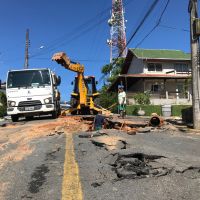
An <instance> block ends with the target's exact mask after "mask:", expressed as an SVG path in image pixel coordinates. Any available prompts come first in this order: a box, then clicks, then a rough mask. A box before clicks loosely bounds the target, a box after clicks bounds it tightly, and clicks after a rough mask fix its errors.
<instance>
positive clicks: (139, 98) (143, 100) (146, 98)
mask: <svg viewBox="0 0 200 200" xmlns="http://www.w3.org/2000/svg"><path fill="white" fill-rule="evenodd" d="M133 98H134V100H135V102H136V103H137V104H140V105H145V104H146V105H149V104H150V94H149V92H144V93H137V94H135V95H134V96H133Z"/></svg>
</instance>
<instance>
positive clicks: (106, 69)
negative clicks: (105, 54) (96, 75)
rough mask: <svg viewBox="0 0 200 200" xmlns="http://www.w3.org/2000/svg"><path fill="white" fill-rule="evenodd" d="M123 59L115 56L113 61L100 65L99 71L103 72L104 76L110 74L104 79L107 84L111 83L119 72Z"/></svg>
mask: <svg viewBox="0 0 200 200" xmlns="http://www.w3.org/2000/svg"><path fill="white" fill-rule="evenodd" d="M124 60H125V58H117V59H115V60H114V61H113V63H111V64H106V65H104V66H103V67H102V70H101V72H102V73H103V74H104V76H108V75H110V76H109V77H108V78H107V80H106V81H107V83H108V85H110V84H112V83H113V82H114V81H115V80H116V79H117V77H118V75H119V74H120V73H121V70H122V65H123V63H124Z"/></svg>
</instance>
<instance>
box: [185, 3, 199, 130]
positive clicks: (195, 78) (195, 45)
mask: <svg viewBox="0 0 200 200" xmlns="http://www.w3.org/2000/svg"><path fill="white" fill-rule="evenodd" d="M197 9H198V7H197V0H190V1H189V9H188V11H189V13H190V41H191V59H192V104H193V127H194V128H195V129H200V65H199V61H200V59H199V36H200V31H199V30H200V29H199V28H200V27H199V19H198V12H197Z"/></svg>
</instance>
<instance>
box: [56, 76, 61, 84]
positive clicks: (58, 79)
mask: <svg viewBox="0 0 200 200" xmlns="http://www.w3.org/2000/svg"><path fill="white" fill-rule="evenodd" d="M60 84H61V77H60V76H58V77H57V85H60Z"/></svg>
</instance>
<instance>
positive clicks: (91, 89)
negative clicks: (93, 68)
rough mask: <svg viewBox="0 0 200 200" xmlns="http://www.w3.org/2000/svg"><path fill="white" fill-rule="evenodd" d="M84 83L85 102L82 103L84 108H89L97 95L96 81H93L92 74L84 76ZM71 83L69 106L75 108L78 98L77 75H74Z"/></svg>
mask: <svg viewBox="0 0 200 200" xmlns="http://www.w3.org/2000/svg"><path fill="white" fill-rule="evenodd" d="M84 83H85V86H86V88H87V104H86V105H84V109H85V110H91V108H92V107H93V105H92V104H93V103H94V99H95V98H96V97H98V96H99V93H98V92H97V87H96V84H97V82H96V81H95V77H94V76H84ZM73 85H74V89H73V92H72V93H71V106H72V107H73V108H76V107H77V106H78V105H79V100H80V93H79V87H78V77H75V80H74V81H73ZM87 108H88V109H87Z"/></svg>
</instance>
